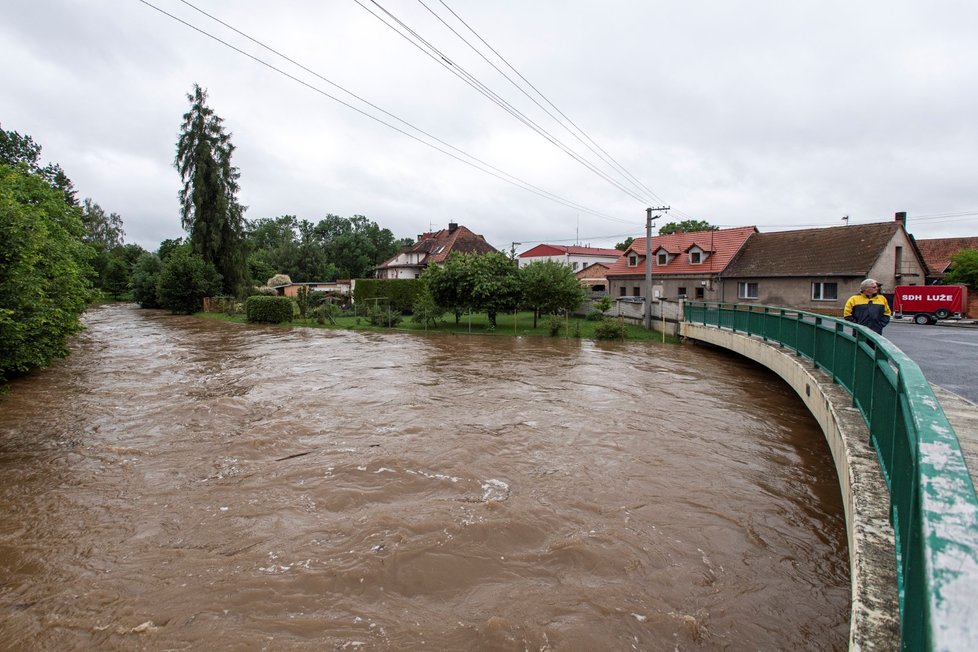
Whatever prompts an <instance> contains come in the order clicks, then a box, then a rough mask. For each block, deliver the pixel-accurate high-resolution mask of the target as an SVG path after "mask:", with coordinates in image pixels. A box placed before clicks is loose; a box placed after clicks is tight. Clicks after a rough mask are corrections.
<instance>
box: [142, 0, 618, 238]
mask: <svg viewBox="0 0 978 652" xmlns="http://www.w3.org/2000/svg"><path fill="white" fill-rule="evenodd" d="M139 2H141V3H142V4H144V5H146V6H147V7H150V8H151V9H154V10H156V11H158V12H159V13H161V14H163V15H164V16H167V17H169V18H171V19H173V20H175V21H176V22H178V23H181V24H182V25H184V26H186V27H189V28H190V29H192V30H194V31H196V32H198V33H200V34H202V35H204V36H206V37H208V38H210V39H212V40H214V41H216V42H218V43H220V44H221V45H223V46H225V47H227V48H229V49H231V50H233V51H235V52H237V53H238V54H241V55H243V56H245V57H247V58H249V59H251V60H253V61H255V62H256V63H259V64H261V65H263V66H265V67H266V68H268V69H270V70H272V71H274V72H277V73H278V74H280V75H283V76H284V77H286V78H288V79H290V80H292V81H294V82H296V83H298V84H301V85H302V86H305V87H306V88H308V89H310V90H312V91H314V92H316V93H319V94H320V95H323V96H324V97H327V98H329V99H331V100H333V101H334V102H337V103H339V104H342V105H343V106H345V107H347V108H349V109H352V110H353V111H356V112H357V113H359V114H361V115H363V116H364V117H367V118H369V119H371V120H373V121H375V122H378V123H380V124H382V125H384V126H386V127H388V128H390V129H393V130H394V131H396V132H398V133H400V134H402V135H404V136H407V137H408V138H411V139H413V140H416V141H417V142H419V143H421V144H422V145H425V146H427V147H430V148H432V149H434V150H436V151H438V152H441V153H442V154H445V155H446V156H450V157H451V158H454V159H455V160H457V161H459V162H461V163H464V164H466V165H468V166H470V167H473V168H475V169H477V170H479V171H481V172H484V173H485V174H488V175H490V176H493V177H495V178H497V179H499V180H501V181H505V182H506V183H509V184H511V185H515V186H517V187H519V188H521V189H523V190H526V191H528V192H532V193H534V194H536V195H539V196H541V197H544V198H545V199H549V200H551V201H553V202H556V203H559V204H562V205H564V206H567V207H569V208H574V209H576V210H580V211H583V212H585V213H588V214H590V215H594V216H597V217H601V218H604V219H607V220H611V221H615V222H621V223H623V224H630V223H632V220H627V219H622V218H619V217H614V216H611V215H607V214H605V213H601V212H600V211H596V210H593V209H590V208H587V207H586V206H581V205H579V204H576V203H574V202H572V201H570V200H567V199H565V198H563V197H560V196H559V195H556V194H554V193H551V192H549V191H547V190H543V189H541V188H538V187H537V186H534V185H533V184H530V183H529V182H526V181H524V180H522V179H520V178H519V177H516V176H514V175H511V174H509V173H507V172H504V171H502V170H500V169H499V168H496V167H494V166H492V165H490V164H489V163H486V162H484V161H482V160H481V159H479V158H477V157H475V156H472V155H470V154H468V153H466V152H464V151H463V150H461V149H459V148H457V147H454V146H453V145H450V144H448V143H446V142H445V141H442V140H440V139H438V138H437V137H435V136H433V135H431V134H429V133H428V132H426V131H424V130H422V129H420V128H418V127H415V126H414V125H412V124H411V123H409V122H407V121H406V120H403V119H401V118H399V117H397V116H395V115H394V114H392V113H390V112H388V111H385V110H384V109H381V108H380V107H378V106H376V105H375V104H372V103H370V102H368V101H367V100H365V99H363V98H361V97H360V96H358V95H356V94H355V93H352V92H351V91H348V90H347V89H345V88H343V87H342V86H340V85H339V84H336V83H334V82H332V81H330V80H329V79H326V78H325V77H323V76H322V75H319V74H318V73H316V72H314V71H312V70H310V69H309V68H307V67H305V66H303V65H302V64H300V63H298V62H296V61H295V60H293V59H291V58H289V57H287V56H286V55H284V54H282V53H280V52H278V51H277V50H275V49H273V48H271V47H269V46H267V45H265V44H264V43H262V42H261V41H258V40H257V39H255V38H253V37H251V36H248V35H247V34H245V33H244V32H242V31H240V30H238V29H236V28H234V27H233V26H231V25H229V24H228V23H226V22H224V21H222V20H220V19H219V18H217V17H215V16H212V15H211V14H208V13H207V12H205V11H203V10H202V9H200V8H198V7H196V6H195V5H193V4H191V3H190V2H187V0H181V2H183V4H185V5H187V6H188V7H190V8H192V9H194V10H195V11H197V12H199V13H201V14H203V15H204V16H207V17H208V18H210V19H212V20H214V21H216V22H218V23H220V24H221V25H223V26H225V27H226V28H228V29H230V30H232V31H234V32H236V33H237V34H239V35H241V36H243V37H245V38H247V39H248V40H250V41H252V42H253V43H255V44H257V45H259V46H261V47H262V48H265V49H266V50H268V51H269V52H272V53H274V54H276V55H277V56H279V57H281V58H283V59H285V60H286V61H288V62H290V63H292V64H293V65H296V66H297V67H299V68H301V69H302V70H304V71H306V72H308V73H310V74H312V75H314V76H316V77H317V78H319V79H321V80H322V81H324V82H326V83H328V84H330V85H331V86H333V87H335V88H337V89H339V90H341V91H343V92H344V93H346V94H347V95H349V96H351V97H353V98H356V99H357V100H359V101H360V102H363V103H364V104H366V105H367V106H370V107H371V108H373V109H375V110H377V111H380V112H381V113H383V114H385V115H387V116H389V117H391V118H393V119H395V120H397V121H398V122H400V123H401V124H403V125H405V126H406V127H408V128H410V129H413V130H415V131H416V132H418V133H420V134H423V135H424V136H426V137H427V138H430V139H432V140H434V141H435V142H437V143H439V144H441V145H444V146H445V147H447V148H449V149H451V150H454V151H455V152H458V153H459V154H460V155H461V156H465V157H467V158H468V159H471V160H466V159H464V158H461V156H458V155H456V154H453V153H452V152H451V151H446V150H445V149H443V148H441V147H438V146H437V145H435V144H433V143H431V142H427V141H425V140H423V139H421V138H419V137H418V136H415V135H414V134H412V133H409V132H407V131H405V130H404V129H401V128H400V127H397V126H396V125H393V124H391V123H389V122H386V121H385V120H382V119H380V118H378V117H376V116H374V115H371V114H370V113H368V112H367V111H364V110H363V109H360V108H358V107H356V106H354V105H352V104H350V103H349V102H346V101H344V100H342V99H340V98H338V97H336V96H334V95H331V94H330V93H328V92H326V91H324V90H323V89H321V88H318V87H316V86H314V85H312V84H310V83H309V82H306V81H304V80H302V79H299V78H298V77H296V76H295V75H293V74H291V73H289V72H287V71H285V70H282V69H281V68H278V67H276V66H274V65H272V64H271V63H268V62H267V61H265V60H264V59H261V58H259V57H256V56H255V55H253V54H250V53H248V52H245V51H244V50H242V49H240V48H238V47H236V46H235V45H233V44H231V43H229V42H227V41H225V40H223V39H221V38H219V37H217V36H215V35H213V34H211V33H210V32H207V31H206V30H204V29H202V28H200V27H198V26H196V25H193V24H191V23H189V22H187V21H185V20H183V19H182V18H179V17H178V16H175V15H173V14H171V13H169V12H167V11H165V10H163V9H161V8H160V7H157V6H156V5H154V4H152V3H150V2H148V1H147V0H139ZM473 161H474V162H473ZM480 166H481V167H480Z"/></svg>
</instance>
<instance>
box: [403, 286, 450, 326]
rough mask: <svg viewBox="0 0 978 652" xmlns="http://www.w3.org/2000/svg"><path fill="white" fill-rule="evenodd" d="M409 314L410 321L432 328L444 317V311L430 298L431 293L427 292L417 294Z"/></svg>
mask: <svg viewBox="0 0 978 652" xmlns="http://www.w3.org/2000/svg"><path fill="white" fill-rule="evenodd" d="M411 312H412V315H413V316H412V317H411V321H413V322H414V323H416V324H425V325H427V326H431V327H432V328H434V327H435V326H437V325H438V322H439V321H441V318H442V317H444V316H445V309H444V308H442V307H441V306H439V305H438V304H437V303H435V300H434V299H433V298H431V293H430V292H427V291H422V292H419V293H418V295H417V296H416V297H415V298H414V303H413V304H412V306H411Z"/></svg>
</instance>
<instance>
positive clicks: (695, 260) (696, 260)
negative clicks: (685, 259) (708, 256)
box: [689, 251, 703, 265]
mask: <svg viewBox="0 0 978 652" xmlns="http://www.w3.org/2000/svg"><path fill="white" fill-rule="evenodd" d="M689 262H690V264H692V265H699V264H700V263H702V262H703V254H702V253H701V252H699V251H691V252H689Z"/></svg>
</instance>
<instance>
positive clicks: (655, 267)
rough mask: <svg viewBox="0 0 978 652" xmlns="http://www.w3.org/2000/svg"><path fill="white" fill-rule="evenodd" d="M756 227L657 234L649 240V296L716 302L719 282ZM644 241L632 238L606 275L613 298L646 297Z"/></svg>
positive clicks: (718, 294) (718, 296)
mask: <svg viewBox="0 0 978 652" xmlns="http://www.w3.org/2000/svg"><path fill="white" fill-rule="evenodd" d="M756 234H757V227H754V226H743V227H738V228H734V229H715V230H712V231H695V232H691V233H672V234H669V235H657V236H654V237H653V238H652V239H651V243H650V246H651V251H652V298H653V299H678V298H688V299H691V300H695V301H720V300H722V299H721V294H720V287H719V279H720V277H721V275H722V274H723V272H724V271H725V270H726V268H727V266H728V265H729V264H730V261H731V260H733V258H734V256H736V255H737V254H738V253H739V252H740V250H741V249H742V248H743V247H744V244H745V243H746V242H747V241H748V240H749V239H750V238H751V237H753V236H755V235H756ZM645 240H646V239H645V238H636V239H635V240H634V241H633V242H632V243H631V245H629V247H628V248H627V249H626V250H625V252H624V254H623V255H622V256H621V257H620V258H619V259H618V261H616V262H615V264H614V265H612V266H611V267H610V268H609V269H608V272H607V278H608V285H609V291H610V293H611V296H612V297H613V298H616V299H619V298H622V297H633V296H634V297H640V296H644V295H645V291H644V288H645V251H646V246H645Z"/></svg>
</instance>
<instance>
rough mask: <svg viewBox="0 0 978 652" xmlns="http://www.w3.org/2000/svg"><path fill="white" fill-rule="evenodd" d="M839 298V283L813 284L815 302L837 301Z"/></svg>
mask: <svg viewBox="0 0 978 652" xmlns="http://www.w3.org/2000/svg"><path fill="white" fill-rule="evenodd" d="M838 298H839V284H838V283H812V300H813V301H835V300H836V299H838Z"/></svg>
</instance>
